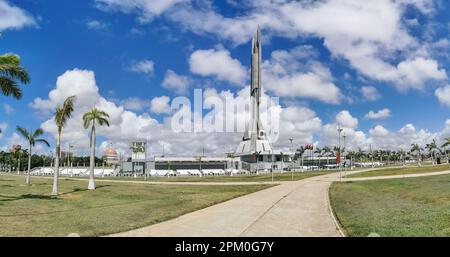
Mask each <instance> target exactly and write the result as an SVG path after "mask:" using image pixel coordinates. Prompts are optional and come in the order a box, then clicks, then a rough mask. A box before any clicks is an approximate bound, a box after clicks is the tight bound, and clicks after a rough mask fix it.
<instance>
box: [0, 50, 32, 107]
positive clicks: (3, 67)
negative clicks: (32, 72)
mask: <svg viewBox="0 0 450 257" xmlns="http://www.w3.org/2000/svg"><path fill="white" fill-rule="evenodd" d="M18 81H19V82H21V83H23V84H28V83H29V82H30V77H29V75H28V72H27V71H26V70H25V69H24V68H23V67H22V66H21V65H20V57H19V56H17V55H14V54H4V55H0V91H1V92H2V93H3V95H5V96H10V95H12V96H13V97H14V98H16V99H20V98H22V90H21V89H20V87H19V85H18Z"/></svg>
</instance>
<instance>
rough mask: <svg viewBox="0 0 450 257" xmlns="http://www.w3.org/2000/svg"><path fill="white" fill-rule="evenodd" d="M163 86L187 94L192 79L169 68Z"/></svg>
mask: <svg viewBox="0 0 450 257" xmlns="http://www.w3.org/2000/svg"><path fill="white" fill-rule="evenodd" d="M162 86H163V87H164V88H166V89H168V90H173V91H174V92H175V93H177V94H181V95H185V94H187V91H188V89H189V87H190V86H191V79H189V77H186V76H181V75H178V74H177V73H175V72H174V71H173V70H167V71H166V75H165V76H164V80H163V82H162Z"/></svg>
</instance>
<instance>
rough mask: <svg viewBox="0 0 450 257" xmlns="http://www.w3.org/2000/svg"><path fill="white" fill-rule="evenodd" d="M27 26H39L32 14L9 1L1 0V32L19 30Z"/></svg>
mask: <svg viewBox="0 0 450 257" xmlns="http://www.w3.org/2000/svg"><path fill="white" fill-rule="evenodd" d="M27 26H37V23H36V20H35V19H34V17H33V16H32V15H31V14H29V13H28V12H27V11H25V10H23V9H21V8H20V7H17V6H15V5H12V4H10V3H9V2H8V1H4V0H0V31H5V30H9V29H16V30H18V29H22V28H24V27H27Z"/></svg>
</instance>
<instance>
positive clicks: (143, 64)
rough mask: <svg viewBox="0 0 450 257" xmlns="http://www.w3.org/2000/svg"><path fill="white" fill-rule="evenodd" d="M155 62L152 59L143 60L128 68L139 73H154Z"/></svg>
mask: <svg viewBox="0 0 450 257" xmlns="http://www.w3.org/2000/svg"><path fill="white" fill-rule="evenodd" d="M154 68H155V63H154V62H153V61H152V60H141V61H138V62H136V63H134V64H132V65H131V66H130V67H128V69H129V70H130V71H133V72H137V73H144V74H148V75H153V71H154Z"/></svg>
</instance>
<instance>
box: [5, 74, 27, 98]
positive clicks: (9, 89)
mask: <svg viewBox="0 0 450 257" xmlns="http://www.w3.org/2000/svg"><path fill="white" fill-rule="evenodd" d="M0 90H1V91H2V93H3V95H5V96H10V95H12V96H13V97H14V98H16V99H20V98H22V90H21V89H20V87H19V85H17V83H16V82H15V81H14V80H12V79H10V78H7V77H2V76H0Z"/></svg>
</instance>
